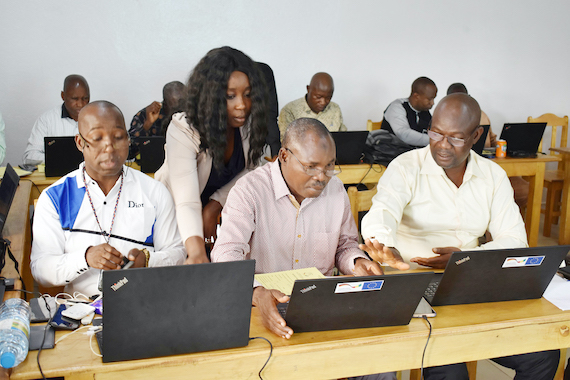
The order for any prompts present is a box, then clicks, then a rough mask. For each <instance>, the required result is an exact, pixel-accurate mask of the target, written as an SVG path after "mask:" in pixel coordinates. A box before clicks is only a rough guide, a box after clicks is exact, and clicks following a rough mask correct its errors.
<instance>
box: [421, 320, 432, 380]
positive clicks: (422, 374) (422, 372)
mask: <svg viewBox="0 0 570 380" xmlns="http://www.w3.org/2000/svg"><path fill="white" fill-rule="evenodd" d="M422 318H423V319H425V321H426V322H427V324H428V326H429V334H428V338H427V341H426V345H425V347H424V352H423V353H422V366H421V368H420V378H421V379H422V380H423V379H424V357H425V356H426V349H427V346H428V343H429V338H430V337H431V323H430V321H429V320H428V318H427V317H426V316H425V315H424V316H422Z"/></svg>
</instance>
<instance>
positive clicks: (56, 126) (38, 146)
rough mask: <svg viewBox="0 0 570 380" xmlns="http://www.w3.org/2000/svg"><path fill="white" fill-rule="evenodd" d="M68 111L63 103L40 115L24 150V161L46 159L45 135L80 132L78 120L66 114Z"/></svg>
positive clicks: (41, 160) (71, 134) (68, 134)
mask: <svg viewBox="0 0 570 380" xmlns="http://www.w3.org/2000/svg"><path fill="white" fill-rule="evenodd" d="M66 113H67V110H65V111H64V110H63V105H60V106H57V107H55V108H53V109H51V110H49V111H47V112H44V113H43V114H41V115H40V117H38V119H37V120H36V123H35V124H34V127H33V128H32V132H31V133H30V138H29V139H28V145H27V146H26V151H25V152H24V158H23V161H24V163H33V164H37V163H40V162H44V161H45V152H44V137H55V136H75V135H76V134H77V133H78V132H77V121H75V120H73V119H72V118H70V117H67V116H65V115H64V114H66Z"/></svg>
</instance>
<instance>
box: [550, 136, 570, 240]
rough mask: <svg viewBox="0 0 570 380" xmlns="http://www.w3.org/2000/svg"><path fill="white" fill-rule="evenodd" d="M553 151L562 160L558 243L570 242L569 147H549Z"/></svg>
mask: <svg viewBox="0 0 570 380" xmlns="http://www.w3.org/2000/svg"><path fill="white" fill-rule="evenodd" d="M550 150H552V151H554V152H558V153H560V155H561V156H562V159H563V160H564V162H565V164H564V187H563V188H562V199H561V200H562V209H561V210H560V227H559V229H558V230H559V232H558V244H560V245H563V244H570V220H569V219H568V218H570V214H569V211H570V210H568V205H569V203H568V202H569V201H570V147H568V148H550Z"/></svg>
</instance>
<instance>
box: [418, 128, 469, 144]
mask: <svg viewBox="0 0 570 380" xmlns="http://www.w3.org/2000/svg"><path fill="white" fill-rule="evenodd" d="M477 129H479V126H477V128H475V130H474V131H473V132H471V134H470V135H469V137H467V138H465V139H460V138H458V137H451V136H446V135H443V134H441V133H439V132H436V131H432V130H431V127H430V129H428V130H427V135H428V137H429V138H430V140H433V141H436V142H440V141H443V139H444V138H447V142H448V143H449V144H450V145H452V146H454V147H456V148H461V147H462V146H465V142H467V141H469V139H471V138H473V135H474V134H475V132H477ZM432 134H433V135H435V136H436V137H439V136H441V138H440V139H438V138H436V137H433V136H431V135H432ZM452 141H454V142H455V143H453V142H452ZM457 143H459V145H457Z"/></svg>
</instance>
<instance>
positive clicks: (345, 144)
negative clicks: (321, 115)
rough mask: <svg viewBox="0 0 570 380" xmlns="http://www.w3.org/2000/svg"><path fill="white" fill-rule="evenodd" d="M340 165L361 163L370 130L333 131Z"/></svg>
mask: <svg viewBox="0 0 570 380" xmlns="http://www.w3.org/2000/svg"><path fill="white" fill-rule="evenodd" d="M331 135H332V137H333V139H334V143H335V145H336V160H337V162H338V164H339V165H350V164H361V163H362V157H363V154H364V147H365V146H366V138H367V137H368V131H351V132H331Z"/></svg>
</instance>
